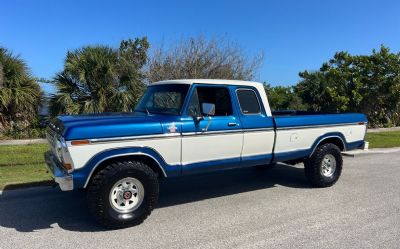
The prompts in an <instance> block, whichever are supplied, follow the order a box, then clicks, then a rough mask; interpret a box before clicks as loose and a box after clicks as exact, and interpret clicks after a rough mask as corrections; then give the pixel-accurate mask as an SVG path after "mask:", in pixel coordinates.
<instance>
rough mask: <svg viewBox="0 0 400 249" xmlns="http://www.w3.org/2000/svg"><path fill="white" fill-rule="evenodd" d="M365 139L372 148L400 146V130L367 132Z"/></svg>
mask: <svg viewBox="0 0 400 249" xmlns="http://www.w3.org/2000/svg"><path fill="white" fill-rule="evenodd" d="M365 140H366V141H368V142H369V147H370V148H390V147H400V131H385V132H374V133H367V137H366V138H365Z"/></svg>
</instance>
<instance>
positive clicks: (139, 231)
mask: <svg viewBox="0 0 400 249" xmlns="http://www.w3.org/2000/svg"><path fill="white" fill-rule="evenodd" d="M160 194H161V196H160V202H159V205H158V208H157V209H155V210H154V211H153V213H152V214H151V216H150V217H149V218H148V219H147V220H146V221H145V222H144V223H143V224H142V225H140V226H137V227H132V228H128V229H123V230H116V231H106V230H103V229H102V228H101V227H100V226H98V225H97V224H96V223H95V222H94V221H93V220H92V218H91V216H90V215H89V213H88V212H87V210H86V206H85V199H84V198H85V194H84V193H83V192H61V191H59V190H58V189H54V188H50V187H41V188H34V189H25V190H15V191H5V192H3V193H2V194H1V195H0V235H1V236H0V248H2V249H6V248H40V249H45V248H69V249H71V248H72V249H77V248H96V249H97V248H130V249H133V248H400V153H399V152H396V153H389V154H377V155H362V156H358V157H357V156H356V157H355V158H348V157H347V158H345V168H344V171H343V174H342V177H341V179H340V180H339V182H338V183H337V184H336V185H335V186H333V187H331V188H326V189H313V188H309V185H308V184H307V182H306V179H305V178H304V174H303V169H302V165H297V166H296V167H293V166H286V165H278V166H277V167H276V168H275V169H273V170H272V171H267V172H262V173H260V172H259V171H255V170H253V169H239V170H234V171H227V172H219V173H214V174H207V175H200V176H190V177H185V178H176V179H167V180H164V181H163V182H162V183H161V191H160Z"/></svg>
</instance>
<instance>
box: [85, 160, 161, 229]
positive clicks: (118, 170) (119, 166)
mask: <svg viewBox="0 0 400 249" xmlns="http://www.w3.org/2000/svg"><path fill="white" fill-rule="evenodd" d="M126 177H132V178H135V179H137V180H139V181H140V183H141V184H142V185H143V187H144V197H143V201H142V202H141V204H140V205H139V206H138V207H137V208H136V209H135V210H133V211H132V212H129V213H124V214H122V213H120V212H117V211H116V210H115V209H114V208H113V207H112V206H111V205H112V204H111V203H110V200H109V198H110V197H109V196H110V191H112V188H113V186H114V184H115V183H116V182H118V181H119V180H121V179H124V178H126ZM87 189H88V191H87V203H88V208H89V210H90V212H91V213H92V214H93V216H94V217H95V219H96V220H97V221H98V222H99V223H100V224H101V225H103V226H104V227H106V228H109V229H119V228H125V227H130V226H135V225H138V224H140V223H142V222H143V221H144V220H145V219H146V218H147V216H149V215H150V213H151V211H152V210H153V209H154V207H155V205H156V204H157V201H158V192H159V187H158V178H157V174H156V173H155V172H154V171H153V170H152V169H151V168H150V167H148V166H147V165H146V164H145V163H143V162H140V161H130V160H127V161H115V162H112V163H110V164H109V165H107V166H106V167H105V168H104V169H102V170H100V171H99V172H98V173H97V174H96V175H95V176H94V177H93V178H92V180H91V181H90V184H89V186H88V188H87Z"/></svg>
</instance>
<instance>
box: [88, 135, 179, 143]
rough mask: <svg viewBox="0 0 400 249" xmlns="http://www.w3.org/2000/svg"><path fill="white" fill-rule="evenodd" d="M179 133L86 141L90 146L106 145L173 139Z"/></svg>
mask: <svg viewBox="0 0 400 249" xmlns="http://www.w3.org/2000/svg"><path fill="white" fill-rule="evenodd" d="M180 135H181V134H180V133H164V134H157V135H140V136H129V137H109V138H94V139H88V140H89V142H90V144H95V143H108V142H119V141H129V140H143V139H159V138H174V137H179V136H180Z"/></svg>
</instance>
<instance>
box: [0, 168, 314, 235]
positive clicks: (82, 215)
mask: <svg viewBox="0 0 400 249" xmlns="http://www.w3.org/2000/svg"><path fill="white" fill-rule="evenodd" d="M277 185H281V186H285V187H290V188H309V185H308V183H307V181H306V179H305V177H304V173H303V168H302V167H293V166H288V165H284V164H279V165H277V166H276V167H275V168H274V169H272V170H269V171H259V170H254V169H253V168H244V169H236V170H230V171H220V172H214V173H209V174H203V175H193V176H185V177H180V178H171V179H163V180H162V181H161V182H160V199H159V204H158V206H157V208H161V209H162V208H164V207H169V206H174V205H179V204H183V203H190V202H196V201H201V200H205V199H210V198H218V197H221V196H229V195H234V194H238V193H244V192H250V191H255V190H261V189H268V188H272V187H275V186H277ZM149 219H151V216H150V218H149ZM0 226H2V227H6V228H12V229H15V230H17V231H20V232H34V231H37V230H41V229H48V228H54V227H60V228H62V229H65V230H69V231H80V232H99V231H103V230H104V229H103V228H102V227H101V226H99V225H98V224H97V223H96V222H95V221H94V220H93V218H92V216H91V215H90V214H89V212H88V210H87V208H86V200H85V192H84V191H73V192H61V191H60V190H59V189H58V188H52V187H40V188H31V189H25V190H16V191H4V192H3V193H2V194H0Z"/></svg>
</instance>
